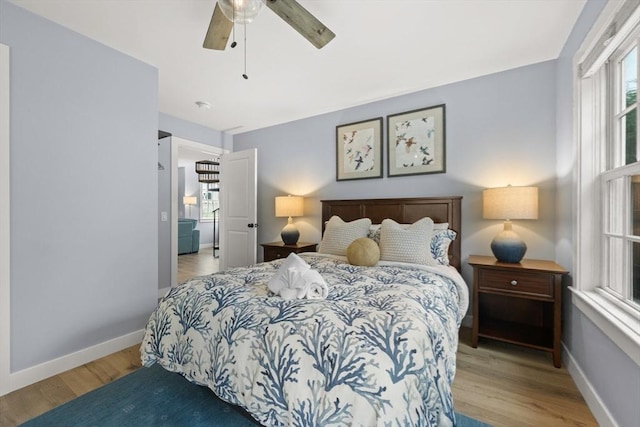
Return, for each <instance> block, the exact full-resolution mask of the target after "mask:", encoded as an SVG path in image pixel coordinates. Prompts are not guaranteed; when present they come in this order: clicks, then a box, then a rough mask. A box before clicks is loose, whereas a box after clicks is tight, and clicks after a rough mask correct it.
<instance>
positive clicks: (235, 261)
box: [219, 148, 258, 271]
mask: <svg viewBox="0 0 640 427" xmlns="http://www.w3.org/2000/svg"><path fill="white" fill-rule="evenodd" d="M257 161H258V150H257V149H255V148H254V149H251V150H246V151H238V152H235V153H227V154H223V155H222V156H221V157H220V261H219V262H220V271H224V270H226V269H228V268H231V267H242V266H245V265H250V264H255V263H256V252H257V250H258V248H257V246H258V230H257V229H256V228H257V226H258V224H257V219H258V213H257V209H256V197H257V189H256V187H257V169H258V164H257Z"/></svg>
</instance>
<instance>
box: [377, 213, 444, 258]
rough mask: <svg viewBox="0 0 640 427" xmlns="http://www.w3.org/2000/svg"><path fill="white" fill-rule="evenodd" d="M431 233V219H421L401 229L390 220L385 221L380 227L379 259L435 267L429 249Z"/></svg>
mask: <svg viewBox="0 0 640 427" xmlns="http://www.w3.org/2000/svg"><path fill="white" fill-rule="evenodd" d="M432 233H433V220H432V219H431V218H422V219H421V220H419V221H416V222H414V223H413V224H411V225H410V226H408V227H406V226H405V227H403V226H402V225H401V224H398V223H397V222H395V221H394V220H392V219H385V220H384V221H382V225H381V227H380V259H381V260H385V261H398V262H409V263H412V264H422V265H437V263H436V261H435V260H434V259H433V256H432V255H431V249H430V243H431V234H432Z"/></svg>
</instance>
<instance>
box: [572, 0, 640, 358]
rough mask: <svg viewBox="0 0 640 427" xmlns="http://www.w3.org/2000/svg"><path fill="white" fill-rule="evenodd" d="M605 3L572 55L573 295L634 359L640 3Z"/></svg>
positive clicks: (638, 277) (638, 295)
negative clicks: (574, 139) (600, 15)
mask: <svg viewBox="0 0 640 427" xmlns="http://www.w3.org/2000/svg"><path fill="white" fill-rule="evenodd" d="M610 5H611V6H610V9H608V10H607V9H605V11H604V12H603V16H609V18H608V19H602V20H600V21H599V22H600V26H599V28H598V26H596V27H594V29H593V30H592V32H591V33H590V34H589V36H587V39H585V42H584V44H583V46H588V47H587V48H586V49H584V50H582V51H581V52H579V54H578V57H577V58H576V59H577V63H579V66H578V67H579V68H578V69H577V71H578V73H577V75H578V77H577V81H576V83H577V84H576V88H577V89H578V90H577V97H576V102H577V105H578V107H579V109H578V114H579V117H578V123H579V129H580V132H579V138H578V142H577V144H578V146H577V148H578V152H577V153H578V164H579V166H578V169H577V170H578V183H577V184H578V186H577V189H576V192H577V207H578V212H577V215H578V223H577V228H576V241H577V259H576V267H577V268H576V275H575V285H574V289H573V290H574V295H575V296H576V298H574V299H573V301H574V304H576V305H577V306H578V307H579V308H580V309H581V311H582V312H583V313H584V314H585V315H586V316H588V317H589V318H590V319H591V320H592V321H594V323H596V324H597V325H598V326H599V327H600V328H601V329H602V330H603V331H605V333H606V334H607V335H608V336H609V337H610V338H611V339H612V340H613V341H614V342H616V344H618V345H619V346H620V348H622V349H623V350H624V351H625V353H627V354H628V355H629V356H630V357H632V359H634V360H635V361H636V362H638V363H640V351H638V349H639V348H640V153H639V149H640V144H639V142H638V129H637V123H638V114H639V110H640V103H639V100H638V96H637V93H638V77H639V75H640V74H639V71H640V66H639V63H638V60H639V56H640V55H639V52H638V51H639V50H640V9H639V8H638V7H637V2H635V1H626V2H619V3H616V2H614V3H610ZM616 7H617V9H615V8H616ZM607 14H608V15H607Z"/></svg>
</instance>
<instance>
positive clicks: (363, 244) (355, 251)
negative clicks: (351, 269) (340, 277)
mask: <svg viewBox="0 0 640 427" xmlns="http://www.w3.org/2000/svg"><path fill="white" fill-rule="evenodd" d="M379 259H380V247H379V246H378V244H377V243H376V242H374V241H373V240H371V239H369V238H367V237H361V238H359V239H356V240H354V241H353V242H351V244H350V245H349V247H348V248H347V260H348V261H349V264H352V265H362V266H365V267H371V266H374V265H376V263H377V262H378V260H379Z"/></svg>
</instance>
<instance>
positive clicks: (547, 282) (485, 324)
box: [467, 255, 567, 368]
mask: <svg viewBox="0 0 640 427" xmlns="http://www.w3.org/2000/svg"><path fill="white" fill-rule="evenodd" d="M467 262H468V263H469V264H470V265H471V266H472V267H473V335H472V346H473V347H477V346H478V338H479V337H484V338H491V339H495V340H500V341H505V342H508V343H512V344H518V345H522V346H525V347H530V348H535V349H537V350H543V351H548V352H551V353H552V354H553V365H554V366H555V367H556V368H559V367H560V366H561V359H560V335H561V332H562V323H561V309H562V276H563V275H564V274H567V271H566V270H565V269H564V268H562V267H561V266H559V265H558V264H556V263H555V262H553V261H545V260H533V259H523V260H522V261H521V262H519V263H516V264H510V263H504V262H498V261H497V260H496V259H495V258H494V257H490V256H480V255H470V256H469V260H468V261H467Z"/></svg>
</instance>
